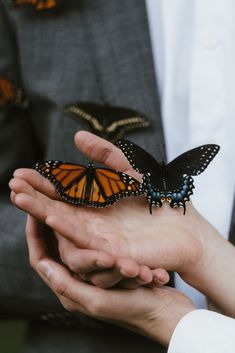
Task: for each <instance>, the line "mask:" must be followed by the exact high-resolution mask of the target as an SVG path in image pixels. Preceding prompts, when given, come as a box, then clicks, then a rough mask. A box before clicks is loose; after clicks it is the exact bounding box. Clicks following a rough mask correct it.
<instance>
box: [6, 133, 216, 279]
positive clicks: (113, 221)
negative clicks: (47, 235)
mask: <svg viewBox="0 0 235 353" xmlns="http://www.w3.org/2000/svg"><path fill="white" fill-rule="evenodd" d="M75 142H76V145H77V147H78V148H79V149H80V150H81V151H82V152H83V153H84V154H85V155H86V156H87V157H88V158H89V159H91V160H93V161H97V162H100V163H103V164H104V165H106V166H107V167H109V168H113V169H117V170H120V171H122V172H125V173H127V174H129V175H131V176H134V177H135V178H138V179H139V180H140V179H141V176H140V175H139V174H138V173H136V172H135V171H134V170H133V169H132V167H131V166H130V164H129V162H128V161H127V159H126V158H125V157H124V155H123V153H122V152H121V151H120V150H119V149H118V148H117V147H115V146H114V145H112V144H111V143H110V142H107V141H106V140H103V139H101V138H99V137H97V136H95V135H93V134H91V133H88V132H79V133H78V134H77V135H76V137H75ZM14 176H15V180H13V181H12V182H11V184H10V186H11V188H12V190H13V191H14V192H15V193H17V195H14V200H13V202H14V203H15V204H16V205H17V206H18V207H20V208H22V209H24V210H25V211H26V212H28V213H30V214H31V215H33V216H35V217H36V218H38V219H40V220H41V221H43V222H46V223H47V224H48V225H49V226H50V227H51V228H53V229H54V230H55V231H56V232H57V233H59V234H60V235H63V237H64V238H66V239H65V240H64V244H67V249H68V247H70V245H69V243H68V242H67V243H66V240H68V241H69V242H71V243H72V244H73V249H74V254H75V250H76V248H77V258H76V257H74V256H71V251H66V250H65V249H66V245H64V246H63V247H61V248H60V253H61V257H62V259H63V260H64V262H65V263H66V264H67V265H68V266H69V268H70V269H72V270H73V271H74V272H76V271H77V268H78V267H79V266H80V263H81V262H79V257H80V256H82V255H81V249H90V250H96V251H97V250H98V251H103V252H106V253H107V254H112V255H116V254H118V255H119V256H121V257H124V258H131V259H134V260H135V261H137V262H138V263H139V264H140V265H144V266H148V267H150V268H160V267H162V268H165V269H167V270H174V271H177V272H179V273H180V274H181V276H182V277H183V278H184V279H186V280H187V281H189V282H190V278H191V273H193V272H195V270H196V269H197V267H199V265H201V263H202V260H203V256H204V254H205V251H204V249H203V246H204V243H203V236H204V233H205V232H208V227H209V225H208V223H207V222H206V221H205V220H204V219H203V218H202V217H201V216H200V215H199V214H198V213H197V212H196V211H195V209H194V208H193V206H192V205H191V203H187V210H186V215H183V212H182V209H180V208H178V209H171V208H170V207H169V206H168V205H167V204H163V207H162V208H160V209H159V208H155V209H154V210H153V214H152V215H150V214H149V211H148V204H147V201H146V198H145V197H129V198H127V199H124V200H121V201H119V202H118V203H116V204H115V205H113V206H111V207H107V208H105V209H95V208H90V207H86V206H74V205H71V204H68V203H65V202H63V201H61V199H60V198H59V196H58V194H57V193H56V192H55V189H54V187H53V185H52V184H51V183H50V182H49V181H48V180H47V179H45V178H43V177H42V176H41V175H39V174H38V173H37V172H36V171H34V170H27V169H23V170H22V169H21V170H17V171H16V172H15V173H14ZM17 183H18V184H19V183H21V185H20V186H19V185H16V184H17ZM70 250H71V247H70ZM74 258H75V259H76V261H74V260H73V259H74ZM83 259H84V258H83ZM81 266H82V265H81ZM102 276H103V273H102V272H101V273H94V274H93V273H92V274H91V275H90V279H92V281H94V282H97V283H99V281H100V279H101V280H102ZM111 276H112V273H111ZM87 278H88V277H87Z"/></svg>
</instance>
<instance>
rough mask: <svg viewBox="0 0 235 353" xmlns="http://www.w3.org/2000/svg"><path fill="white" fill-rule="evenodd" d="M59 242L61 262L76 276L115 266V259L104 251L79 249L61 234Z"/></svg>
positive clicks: (58, 236)
mask: <svg viewBox="0 0 235 353" xmlns="http://www.w3.org/2000/svg"><path fill="white" fill-rule="evenodd" d="M57 240H58V246H59V253H60V258H61V260H62V261H63V263H64V264H66V266H67V267H68V268H69V269H70V270H71V271H72V272H73V273H75V274H79V275H80V274H84V273H87V272H93V271H98V270H103V269H107V268H111V267H112V266H113V265H114V257H113V256H112V255H110V254H108V253H106V252H104V251H98V250H89V249H79V248H78V247H76V246H74V245H73V244H72V243H71V242H70V241H68V240H67V239H66V238H63V237H62V236H60V235H59V234H57Z"/></svg>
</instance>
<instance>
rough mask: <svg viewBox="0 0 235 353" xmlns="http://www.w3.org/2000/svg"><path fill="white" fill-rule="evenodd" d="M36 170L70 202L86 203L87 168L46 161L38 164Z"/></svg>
mask: <svg viewBox="0 0 235 353" xmlns="http://www.w3.org/2000/svg"><path fill="white" fill-rule="evenodd" d="M34 168H35V169H36V170H37V171H38V172H39V173H40V174H41V175H43V176H44V177H45V178H47V179H49V180H50V181H51V182H52V183H53V184H54V185H55V188H56V190H57V191H58V193H59V194H60V195H61V196H62V197H63V198H65V199H66V200H68V201H69V202H73V203H84V201H85V200H86V184H87V179H86V175H87V171H88V168H87V167H85V166H83V165H79V164H73V163H66V162H60V161H45V162H41V163H37V164H36V165H35V166H34Z"/></svg>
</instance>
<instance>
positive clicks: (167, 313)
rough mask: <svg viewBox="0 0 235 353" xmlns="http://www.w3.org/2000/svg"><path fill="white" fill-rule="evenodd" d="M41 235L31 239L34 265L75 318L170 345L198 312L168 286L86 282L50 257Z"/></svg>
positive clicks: (183, 297) (32, 236) (34, 234)
mask: <svg viewBox="0 0 235 353" xmlns="http://www.w3.org/2000/svg"><path fill="white" fill-rule="evenodd" d="M28 221H29V223H28V224H29V226H30V227H32V228H35V226H37V225H36V224H35V219H33V218H32V217H30V216H29V219H28ZM38 235H39V234H38V233H37V232H32V233H31V234H30V236H29V235H28V236H27V241H28V247H29V254H30V259H31V264H32V266H33V268H34V269H35V270H36V271H37V273H38V274H39V275H40V276H41V278H42V279H43V280H44V281H45V282H46V283H47V285H48V286H49V287H50V288H51V289H52V291H53V292H54V293H55V294H56V296H57V297H58V298H59V300H60V302H61V303H62V305H63V306H64V307H65V309H66V310H68V311H70V312H72V313H73V314H75V315H76V313H83V314H86V315H89V316H92V317H94V318H97V319H99V320H102V321H107V322H112V323H114V324H116V325H119V326H123V327H124V328H128V329H130V330H132V331H135V332H138V333H141V334H143V335H145V336H147V337H149V338H151V339H153V340H156V341H158V342H160V343H162V344H164V345H166V346H167V345H168V344H169V341H170V338H171V336H172V333H173V331H174V329H175V327H176V325H177V323H178V322H179V321H180V320H181V318H182V317H183V316H184V315H186V314H187V313H189V312H190V311H192V310H194V309H195V307H194V306H193V304H192V302H191V301H190V300H189V299H188V298H187V297H186V296H184V295H183V294H182V293H179V292H177V291H176V290H174V289H172V288H168V287H160V288H156V287H155V288H146V287H139V288H137V289H134V290H127V289H119V288H115V289H101V288H99V287H95V286H93V285H89V284H86V283H82V282H80V281H79V280H77V278H74V276H73V275H72V274H71V272H70V271H68V270H67V269H66V268H65V267H64V266H62V265H61V264H59V263H57V262H55V261H54V260H53V259H52V258H50V257H49V256H48V253H47V247H46V244H45V242H44V238H43V237H42V236H38ZM117 303H118V305H117Z"/></svg>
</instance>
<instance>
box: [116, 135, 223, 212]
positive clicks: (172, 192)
mask: <svg viewBox="0 0 235 353" xmlns="http://www.w3.org/2000/svg"><path fill="white" fill-rule="evenodd" d="M116 145H117V146H118V147H119V148H120V149H121V150H122V152H123V153H124V155H125V156H126V158H127V159H128V161H129V163H130V164H131V165H132V167H133V168H134V169H135V170H136V171H137V172H140V173H141V174H143V183H142V184H141V187H140V189H141V190H140V191H142V192H143V193H145V194H146V195H147V199H148V201H149V204H150V213H152V206H158V207H161V206H162V203H163V202H164V201H168V202H169V203H170V206H171V207H183V209H184V214H185V211H186V206H185V203H186V201H189V198H190V195H192V194H193V189H194V185H193V178H192V176H196V175H199V174H201V173H202V172H203V171H204V170H205V169H206V168H207V166H208V165H209V163H210V162H211V161H212V160H213V158H214V157H215V155H216V154H217V153H218V152H219V149H220V147H219V146H218V145H214V144H211V145H203V146H200V147H196V148H194V149H192V150H189V151H187V152H185V153H183V154H181V155H180V156H178V157H177V158H175V159H174V160H173V161H171V162H170V163H169V164H166V165H165V164H164V162H162V163H159V162H158V161H156V160H155V159H154V158H153V157H152V156H151V155H150V154H149V153H148V152H146V151H145V150H144V149H142V148H141V147H139V146H137V145H135V144H134V143H133V142H130V141H127V140H118V141H116Z"/></svg>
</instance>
